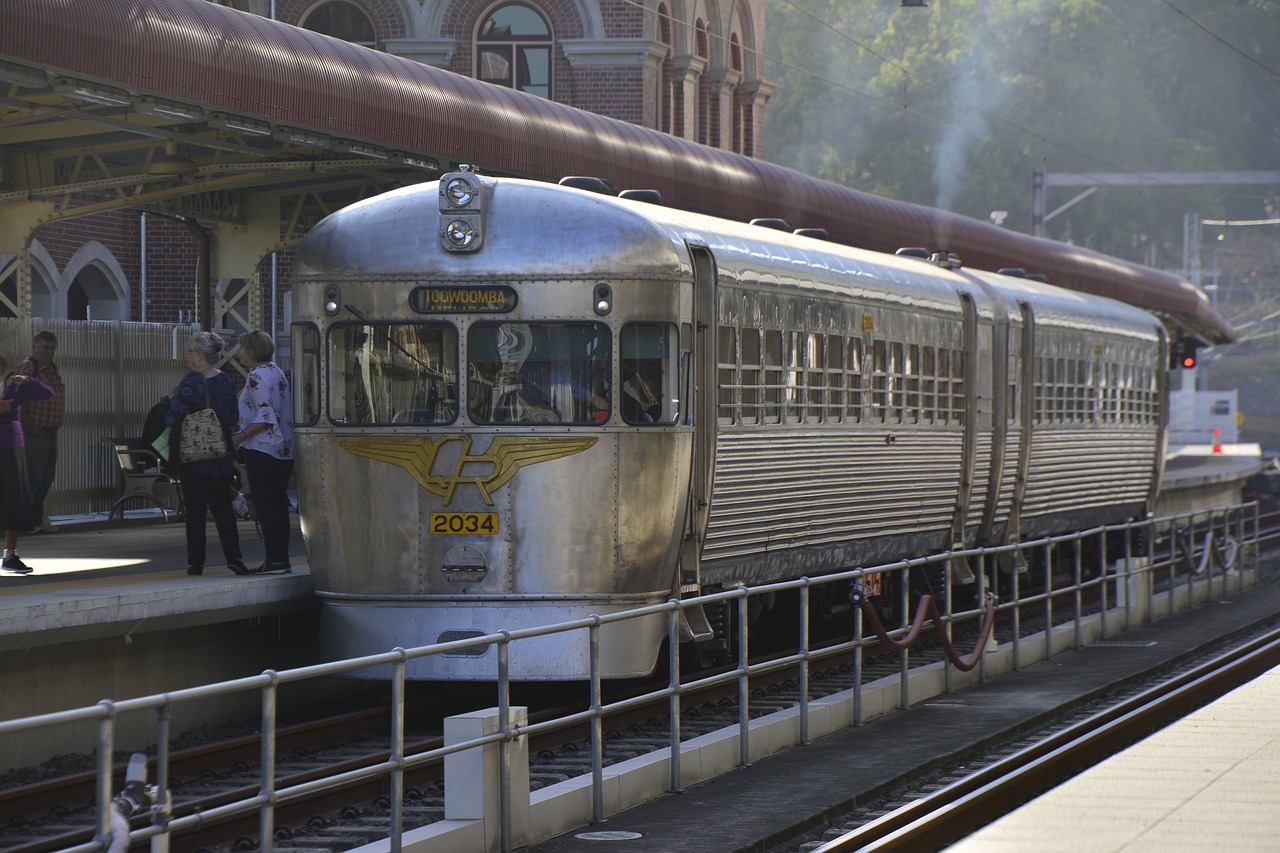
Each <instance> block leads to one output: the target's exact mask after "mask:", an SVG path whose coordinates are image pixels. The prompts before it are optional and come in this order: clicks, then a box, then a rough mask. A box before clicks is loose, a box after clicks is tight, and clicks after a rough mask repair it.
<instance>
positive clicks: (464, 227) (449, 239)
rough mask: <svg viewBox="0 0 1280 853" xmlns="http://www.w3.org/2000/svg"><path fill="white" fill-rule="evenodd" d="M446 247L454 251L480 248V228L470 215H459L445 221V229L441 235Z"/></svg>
mask: <svg viewBox="0 0 1280 853" xmlns="http://www.w3.org/2000/svg"><path fill="white" fill-rule="evenodd" d="M440 237H441V239H442V240H443V241H444V247H445V248H446V249H449V250H450V251H453V252H464V251H467V250H468V249H476V248H479V244H480V229H479V228H477V227H476V223H475V222H473V221H472V220H471V219H470V217H466V218H463V217H459V218H457V219H450V220H448V221H446V222H445V225H444V231H443V232H442V233H441V235H440Z"/></svg>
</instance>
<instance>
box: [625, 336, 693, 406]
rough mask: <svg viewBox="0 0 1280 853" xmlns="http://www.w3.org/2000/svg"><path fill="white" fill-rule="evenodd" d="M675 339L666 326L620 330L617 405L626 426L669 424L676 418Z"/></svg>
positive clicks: (677, 395)
mask: <svg viewBox="0 0 1280 853" xmlns="http://www.w3.org/2000/svg"><path fill="white" fill-rule="evenodd" d="M678 347H679V339H678V338H677V337H676V330H675V327H674V326H672V325H670V324H668V323H628V324H627V325H626V326H624V327H623V328H622V340H621V358H622V363H621V365H619V373H618V378H619V382H620V383H621V384H620V386H619V393H618V405H619V406H620V407H621V409H622V418H623V420H625V421H626V422H627V423H630V424H672V423H675V422H676V419H677V418H679V416H680V398H679V393H678V388H679V383H678V381H677V376H676V365H678V364H679V359H678V358H677V352H678Z"/></svg>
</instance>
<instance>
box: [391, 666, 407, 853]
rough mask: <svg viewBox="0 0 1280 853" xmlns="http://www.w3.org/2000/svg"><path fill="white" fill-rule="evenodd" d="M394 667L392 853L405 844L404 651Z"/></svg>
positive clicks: (392, 697)
mask: <svg viewBox="0 0 1280 853" xmlns="http://www.w3.org/2000/svg"><path fill="white" fill-rule="evenodd" d="M396 651H397V652H398V653H399V654H400V655H401V658H400V660H398V661H396V662H395V663H394V664H392V665H391V762H392V767H391V790H390V791H389V792H388V796H389V797H390V799H391V853H400V851H401V850H402V849H403V844H404V663H405V658H404V654H405V651H404V649H401V648H397V649H396Z"/></svg>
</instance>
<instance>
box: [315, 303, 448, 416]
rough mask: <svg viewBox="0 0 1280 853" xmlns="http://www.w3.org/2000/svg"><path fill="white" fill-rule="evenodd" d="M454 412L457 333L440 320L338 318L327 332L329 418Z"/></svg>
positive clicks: (435, 414) (433, 414)
mask: <svg viewBox="0 0 1280 853" xmlns="http://www.w3.org/2000/svg"><path fill="white" fill-rule="evenodd" d="M457 416H458V333H457V331H456V330H455V329H454V328H453V326H449V325H445V324H443V323H372V324H359V323H341V324H337V325H335V326H334V327H333V328H332V329H331V330H330V332H329V419H330V420H332V421H333V422H334V423H335V424H346V425H351V424H446V423H452V422H453V421H454V420H455V419H456V418H457Z"/></svg>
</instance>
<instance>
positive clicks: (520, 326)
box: [467, 323, 612, 424]
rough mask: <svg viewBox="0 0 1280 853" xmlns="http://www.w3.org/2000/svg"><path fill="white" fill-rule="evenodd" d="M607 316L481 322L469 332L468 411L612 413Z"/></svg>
mask: <svg viewBox="0 0 1280 853" xmlns="http://www.w3.org/2000/svg"><path fill="white" fill-rule="evenodd" d="M610 349H611V345H610V339H609V328H608V327H607V326H606V325H604V324H603V323H480V324H477V325H475V326H473V327H472V328H471V332H470V334H469V335H468V337H467V410H468V412H469V414H470V415H471V420H473V421H475V422H476V423H526V424H539V423H543V424H602V423H604V422H606V421H607V420H609V415H610V412H611V408H612V407H611V405H610V402H609V384H610V376H611V373H612V370H611V363H610Z"/></svg>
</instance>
